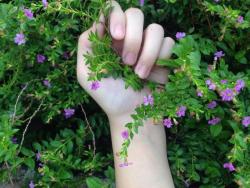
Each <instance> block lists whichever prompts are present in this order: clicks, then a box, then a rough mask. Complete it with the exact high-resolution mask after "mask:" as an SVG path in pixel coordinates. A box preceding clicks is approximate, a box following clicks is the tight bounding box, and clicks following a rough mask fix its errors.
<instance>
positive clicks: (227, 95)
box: [220, 88, 234, 101]
mask: <svg viewBox="0 0 250 188" xmlns="http://www.w3.org/2000/svg"><path fill="white" fill-rule="evenodd" d="M220 96H221V98H222V100H223V101H232V100H233V98H234V92H233V90H232V89H229V88H227V89H225V90H223V91H222V92H221V93H220Z"/></svg>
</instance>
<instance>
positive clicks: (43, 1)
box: [42, 0, 48, 8]
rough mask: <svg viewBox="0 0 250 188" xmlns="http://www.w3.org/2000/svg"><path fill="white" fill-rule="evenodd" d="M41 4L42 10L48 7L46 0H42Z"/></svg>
mask: <svg viewBox="0 0 250 188" xmlns="http://www.w3.org/2000/svg"><path fill="white" fill-rule="evenodd" d="M42 4H43V7H44V8H47V7H48V1H47V0H42Z"/></svg>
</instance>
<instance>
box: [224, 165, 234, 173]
mask: <svg viewBox="0 0 250 188" xmlns="http://www.w3.org/2000/svg"><path fill="white" fill-rule="evenodd" d="M223 168H225V169H228V170H229V171H230V172H233V171H235V167H234V165H233V163H224V164H223Z"/></svg>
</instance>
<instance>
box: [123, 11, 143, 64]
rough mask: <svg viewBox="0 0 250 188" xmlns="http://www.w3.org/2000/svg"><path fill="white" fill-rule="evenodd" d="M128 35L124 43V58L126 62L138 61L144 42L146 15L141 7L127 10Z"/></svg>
mask: <svg viewBox="0 0 250 188" xmlns="http://www.w3.org/2000/svg"><path fill="white" fill-rule="evenodd" d="M125 15H126V35H125V39H124V44H123V52H122V59H123V62H124V63H125V64H128V65H134V64H135V63H136V60H137V57H138V54H139V51H140V48H141V42H142V34H143V23H144V15H143V13H142V11H141V10H140V9H137V8H130V9H128V10H126V12H125Z"/></svg>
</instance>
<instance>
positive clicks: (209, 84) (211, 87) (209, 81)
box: [206, 79, 216, 90]
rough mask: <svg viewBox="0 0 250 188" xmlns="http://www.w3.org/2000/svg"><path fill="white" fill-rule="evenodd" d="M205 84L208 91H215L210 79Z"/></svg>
mask: <svg viewBox="0 0 250 188" xmlns="http://www.w3.org/2000/svg"><path fill="white" fill-rule="evenodd" d="M206 84H207V86H208V89H210V90H215V89H216V85H215V84H214V83H213V82H212V81H211V80H210V79H208V80H206Z"/></svg>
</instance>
